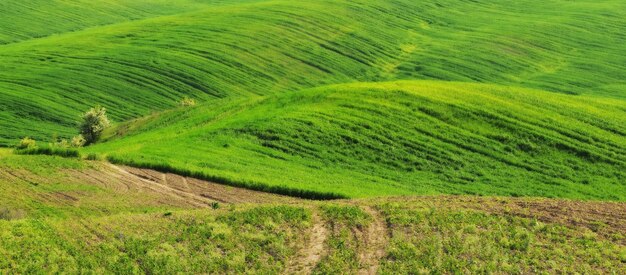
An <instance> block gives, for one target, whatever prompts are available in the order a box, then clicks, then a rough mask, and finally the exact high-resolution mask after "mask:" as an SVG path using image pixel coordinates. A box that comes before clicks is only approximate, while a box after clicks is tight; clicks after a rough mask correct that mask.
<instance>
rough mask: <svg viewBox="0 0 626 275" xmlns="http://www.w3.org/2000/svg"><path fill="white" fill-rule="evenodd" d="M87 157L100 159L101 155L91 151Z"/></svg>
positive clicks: (88, 158)
mask: <svg viewBox="0 0 626 275" xmlns="http://www.w3.org/2000/svg"><path fill="white" fill-rule="evenodd" d="M85 159H87V160H100V157H98V155H97V154H95V153H89V154H88V155H87V157H86V158H85Z"/></svg>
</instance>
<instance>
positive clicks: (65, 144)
mask: <svg viewBox="0 0 626 275" xmlns="http://www.w3.org/2000/svg"><path fill="white" fill-rule="evenodd" d="M50 147H57V148H63V149H65V148H69V147H70V143H69V142H67V139H61V140H59V141H57V142H55V143H53V144H50Z"/></svg>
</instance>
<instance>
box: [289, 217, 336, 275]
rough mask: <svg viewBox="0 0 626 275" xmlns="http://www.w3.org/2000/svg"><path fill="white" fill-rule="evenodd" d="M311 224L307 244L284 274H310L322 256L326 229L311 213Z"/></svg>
mask: <svg viewBox="0 0 626 275" xmlns="http://www.w3.org/2000/svg"><path fill="white" fill-rule="evenodd" d="M312 222H313V226H312V227H311V229H310V230H309V238H308V240H307V242H306V243H305V244H304V246H303V247H302V248H301V249H300V251H298V253H297V254H296V255H297V256H296V257H295V258H294V259H293V260H292V261H291V262H290V264H289V266H288V267H287V270H286V271H285V274H311V272H312V271H313V269H314V268H315V266H317V263H319V261H320V260H321V259H322V257H323V256H324V254H325V252H326V249H325V243H326V239H328V234H329V233H328V229H327V228H326V225H325V224H324V221H323V220H322V218H321V217H320V216H319V215H318V214H317V212H313V217H312Z"/></svg>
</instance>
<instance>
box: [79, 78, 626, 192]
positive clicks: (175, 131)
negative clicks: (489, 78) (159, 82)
mask: <svg viewBox="0 0 626 275" xmlns="http://www.w3.org/2000/svg"><path fill="white" fill-rule="evenodd" d="M216 106H219V107H216ZM624 118H626V112H625V110H624V109H623V104H622V101H621V100H610V99H597V98H593V97H582V96H580V97H572V96H568V95H561V94H555V93H548V92H542V91H535V90H526V89H519V88H509V87H502V86H493V85H484V84H466V83H448V82H430V81H418V82H391V83H376V84H349V85H338V86H330V87H324V88H316V89H312V90H306V91H298V92H293V93H283V94H280V95H277V96H271V97H267V98H265V97H264V98H255V99H252V100H218V101H211V102H208V103H207V104H206V105H202V106H197V107H194V108H188V109H186V108H181V109H178V110H173V111H170V112H166V113H163V114H161V115H155V116H153V117H151V118H148V119H142V120H139V121H137V122H130V123H128V124H123V125H121V126H119V129H117V132H119V133H120V135H122V137H113V138H111V139H112V140H109V141H107V142H104V143H101V144H98V145H95V146H92V147H89V148H87V149H86V150H85V151H86V152H97V153H100V154H104V155H108V156H112V157H113V158H114V159H116V160H118V161H121V162H123V163H129V164H133V165H139V166H146V167H152V168H156V167H158V166H159V165H161V166H166V165H170V166H173V167H175V168H179V169H183V170H190V171H201V172H204V173H205V174H207V175H210V176H222V177H226V178H227V179H228V180H229V181H232V182H257V183H265V184H270V185H286V186H289V187H295V188H298V189H306V190H314V191H320V192H323V191H333V192H336V193H339V194H343V195H346V196H349V197H361V196H376V195H399V194H439V193H447V194H479V195H513V196H549V197H566V198H581V199H604V200H607V199H608V200H621V201H623V200H625V199H626V185H625V184H624V183H625V182H624V178H626V173H625V172H626V158H625V156H626V139H624V135H625V134H626V127H625V126H626V120H625V119H624ZM115 130H116V129H114V130H113V131H112V132H116V131H115ZM285 170H286V171H289V173H283V172H282V171H285Z"/></svg>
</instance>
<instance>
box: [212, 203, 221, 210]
mask: <svg viewBox="0 0 626 275" xmlns="http://www.w3.org/2000/svg"><path fill="white" fill-rule="evenodd" d="M211 208H213V209H219V208H220V203H219V202H212V203H211Z"/></svg>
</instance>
